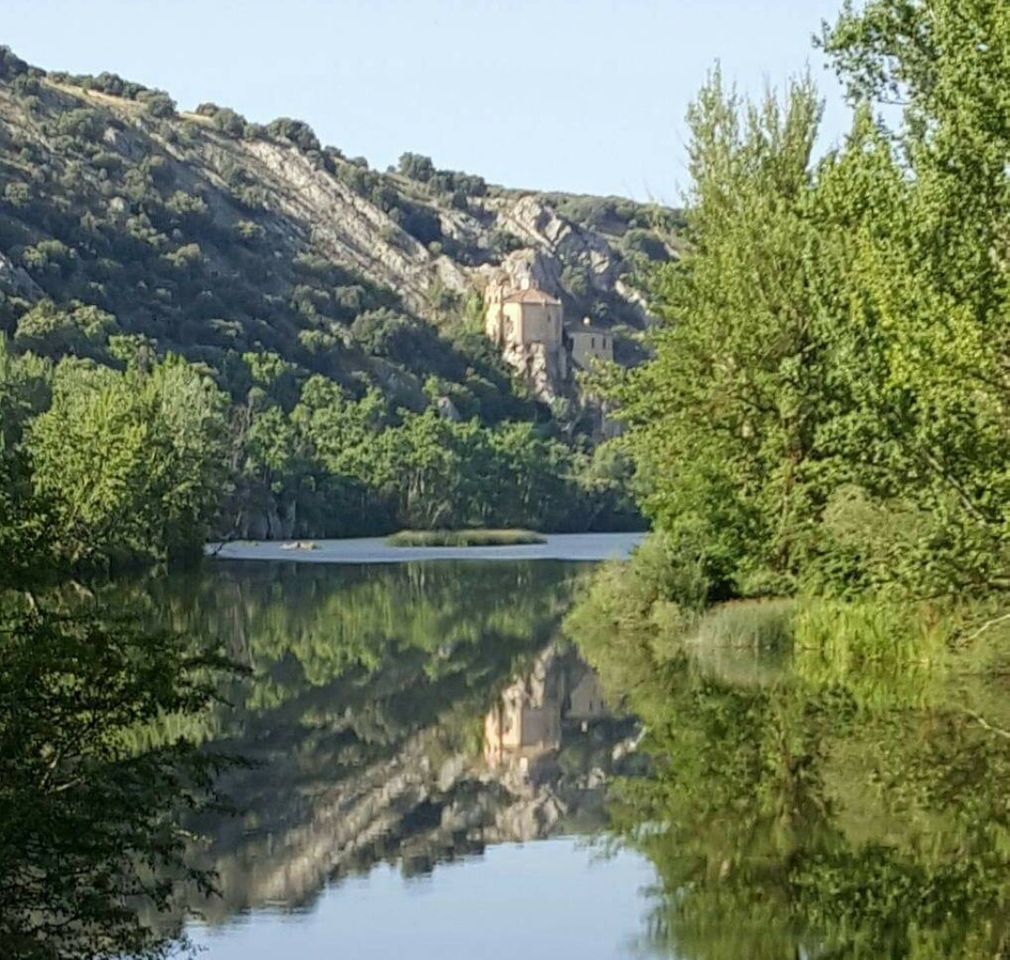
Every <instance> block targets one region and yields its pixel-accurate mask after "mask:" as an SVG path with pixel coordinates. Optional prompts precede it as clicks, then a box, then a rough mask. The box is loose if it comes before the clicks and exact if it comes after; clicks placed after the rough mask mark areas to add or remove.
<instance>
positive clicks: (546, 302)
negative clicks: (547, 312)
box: [502, 287, 561, 306]
mask: <svg viewBox="0 0 1010 960" xmlns="http://www.w3.org/2000/svg"><path fill="white" fill-rule="evenodd" d="M502 303H537V304H540V305H541V306H560V305H561V301H560V300H558V299H557V298H555V297H552V296H551V295H550V294H549V293H545V292H544V291H543V290H537V289H535V288H532V287H531V288H530V289H528V290H516V292H515V293H510V294H509V295H508V296H507V297H504V298H503V299H502Z"/></svg>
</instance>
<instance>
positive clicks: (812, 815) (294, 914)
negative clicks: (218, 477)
mask: <svg viewBox="0 0 1010 960" xmlns="http://www.w3.org/2000/svg"><path fill="white" fill-rule="evenodd" d="M635 542H636V541H635V538H632V537H626V536H622V535H607V536H595V535H594V536H592V537H586V538H577V537H576V538H551V539H550V540H549V541H548V543H546V544H542V545H538V546H536V547H517V548H504V549H497V548H495V549H492V550H491V551H490V553H488V552H487V551H475V550H469V549H467V550H465V551H463V554H464V556H465V559H462V558H460V557H459V556H458V555H457V553H456V552H449V551H445V550H438V549H436V550H424V551H421V552H420V555H418V553H417V552H416V551H406V552H401V551H400V550H398V549H393V548H387V547H385V546H384V545H382V544H380V543H378V542H376V541H367V542H366V541H354V542H345V543H326V542H320V544H319V546H318V548H317V549H315V550H304V551H283V552H282V551H281V550H280V548H279V547H277V546H276V545H262V544H258V545H256V544H249V545H229V547H228V548H227V551H225V550H221V551H217V552H216V554H215V559H213V560H211V561H209V562H207V563H205V564H204V565H203V566H202V568H200V569H199V570H196V571H193V572H188V573H177V574H173V575H170V576H160V577H151V578H147V579H144V580H142V581H138V582H133V583H128V584H125V585H121V586H120V587H117V589H122V590H124V591H125V592H126V593H127V594H129V595H130V599H129V605H130V606H131V607H133V606H135V605H136V604H138V603H139V605H140V606H141V607H142V608H143V609H145V610H146V611H147V612H146V614H145V615H146V616H147V617H148V618H150V619H151V620H152V621H154V622H156V623H157V624H160V625H162V626H167V627H170V628H172V629H173V630H175V631H179V632H182V633H184V634H188V635H191V636H193V637H195V638H210V637H217V638H219V639H221V640H222V641H223V643H224V645H225V647H226V649H227V652H228V653H229V654H230V656H231V657H232V658H233V659H234V660H237V661H239V662H241V663H243V664H246V665H247V666H248V667H249V669H250V675H249V676H248V677H246V678H244V679H235V680H233V681H231V685H230V687H229V689H227V690H226V691H225V693H226V696H227V701H228V702H227V704H221V705H220V706H219V707H218V708H217V709H216V710H215V711H214V712H213V713H212V714H211V715H209V716H205V717H203V718H202V719H201V720H200V721H199V724H198V725H197V726H195V727H194V726H190V727H187V728H186V729H185V732H186V733H187V734H188V735H189V736H190V737H192V738H194V739H196V740H197V741H199V742H201V743H202V744H203V746H204V749H206V750H208V751H212V752H215V753H219V754H225V755H231V756H234V757H241V758H243V760H244V761H246V762H247V763H248V765H245V766H241V767H237V768H232V769H230V770H229V771H228V772H227V773H225V774H224V775H223V777H222V780H221V787H222V789H223V791H224V792H225V794H227V795H228V796H229V797H230V798H231V800H232V802H233V804H234V807H235V811H236V812H235V813H234V814H232V815H220V814H214V815H210V814H204V815H202V816H200V817H199V818H195V819H193V821H192V822H191V823H189V824H188V827H189V829H190V831H191V836H192V838H193V839H192V842H191V847H190V850H189V853H188V856H189V858H190V862H191V863H192V864H193V866H195V867H197V868H198V869H212V870H213V871H214V872H215V873H216V876H217V882H218V887H219V892H218V894H217V895H215V896H210V897H208V896H205V895H199V894H197V893H196V892H195V891H189V892H188V893H187V894H186V895H185V896H183V897H182V898H181V899H180V900H178V901H177V902H176V903H175V905H174V907H173V908H172V910H171V911H169V912H168V913H164V912H163V913H160V914H157V915H155V914H153V913H152V914H151V915H150V916H145V918H144V919H145V921H146V922H149V923H150V924H152V925H154V926H156V927H158V928H159V929H162V930H164V931H167V932H168V933H169V934H170V935H172V936H175V937H185V938H188V941H189V944H190V946H195V947H198V948H200V949H201V950H203V951H204V953H203V954H202V955H204V956H206V957H208V958H209V960H239V958H241V960H247V958H249V960H257V958H262V960H275V958H279V957H283V956H286V955H288V954H290V955H292V956H297V957H299V958H310V960H311V958H316V957H319V958H322V957H326V958H330V957H349V958H368V957H376V958H378V957H394V956H408V957H411V958H417V960H427V958H431V960H435V958H439V960H442V958H457V957H458V958H467V960H469V958H473V957H480V958H491V960H494V958H499V957H500V958H505V957H508V958H514V957H521V958H523V960H536V958H541V957H542V958H545V960H546V958H550V960H557V958H558V957H568V956H572V957H579V958H590V960H597V958H598V960H605V958H616V957H627V956H637V957H675V958H678V960H687V958H699V960H724V958H738V957H739V958H766V957H767V958H769V960H771V958H779V957H783V958H790V960H794V958H797V957H809V958H815V957H816V958H820V957H823V958H828V957H847V958H867V960H869V958H879V957H908V958H916V960H940V958H948V957H965V958H977V960H982V958H993V957H1007V956H1010V800H1008V796H1010V795H1008V792H1007V783H1010V706H1008V704H1010V696H1008V694H1010V689H1008V680H1007V678H1008V677H1010V654H1008V653H1007V645H1006V643H1005V642H1000V641H999V640H998V639H997V638H996V635H995V633H993V635H992V637H993V639H992V642H990V643H986V642H983V641H984V639H985V638H982V639H980V640H978V641H977V642H976V643H975V644H974V645H973V646H972V648H971V649H969V650H965V649H960V648H959V649H949V648H947V647H945V646H944V645H943V644H942V643H937V642H936V641H935V640H932V639H931V638H930V635H928V634H922V635H919V636H915V637H911V638H909V637H905V636H902V635H901V634H900V623H899V622H898V621H893V622H889V625H887V624H884V625H881V624H880V623H877V624H876V625H875V623H874V622H873V621H872V620H866V621H858V622H856V621H850V622H848V623H847V622H846V621H844V620H842V619H839V618H837V617H835V618H834V619H832V620H831V621H830V623H829V626H828V628H827V632H826V633H824V634H823V635H820V634H817V632H816V630H814V629H813V627H815V626H816V624H814V623H813V621H811V620H810V617H811V616H812V615H813V614H811V613H809V612H807V613H804V612H803V611H802V609H800V608H798V607H797V605H796V604H795V603H793V602H791V601H785V600H782V601H774V602H752V603H734V604H728V605H725V606H723V607H719V608H715V609H714V610H712V611H710V612H708V613H706V614H705V615H704V616H702V617H701V618H700V619H691V618H690V617H688V618H687V619H685V618H684V617H682V616H681V615H680V614H678V613H677V612H676V611H673V610H670V609H665V610H664V609H663V608H660V610H661V613H662V618H663V619H662V621H661V622H660V621H651V622H636V619H635V617H636V614H635V610H643V609H646V608H648V606H649V604H651V603H652V600H653V599H654V598H650V597H647V596H642V595H637V594H635V593H634V585H633V583H632V581H630V580H628V581H626V580H625V579H624V577H623V575H621V576H620V577H619V578H618V579H616V580H615V579H613V578H612V579H611V580H610V581H608V582H609V584H610V585H609V586H607V583H604V584H603V587H604V588H605V589H604V590H603V593H602V594H599V596H600V597H603V598H604V599H605V600H607V603H604V604H602V605H598V604H597V600H598V597H597V593H596V592H594V593H593V595H592V596H588V594H587V584H588V581H589V580H590V579H591V576H592V574H593V572H594V570H596V569H598V564H597V563H596V562H594V561H599V560H603V559H607V558H610V557H613V556H623V555H626V554H627V552H628V550H630V548H631V547H632V546H633V544H634V543H635ZM517 551H522V552H521V553H517ZM436 561H437V562H436ZM615 584H616V593H615V592H614V590H615ZM597 590H599V587H598V588H597ZM608 590H609V591H610V593H607V591H608ZM587 597H588V599H587ZM607 598H609V599H607ZM615 600H616V603H617V607H616V608H615V607H614V603H615ZM607 604H609V607H608V606H607ZM618 608H619V609H620V610H621V611H623V613H622V615H621V617H620V618H619V620H615V619H614V618H613V617H611V616H610V615H603V613H602V611H604V610H607V609H610V610H613V609H618ZM573 609H574V610H575V615H574V616H571V617H569V616H568V614H569V613H570V612H571V611H572V610H573ZM652 609H653V610H655V609H656V608H652ZM813 609H816V608H813ZM650 615H651V614H650ZM566 617H567V620H566ZM798 617H799V618H802V617H806V618H807V619H806V621H804V622H805V628H804V629H805V632H804V633H800V632H795V631H794V629H793V628H794V627H795V625H796V624H797V623H799V622H800V620H798V619H797V618H798ZM563 621H566V622H565V627H564V630H563V629H562V622H563ZM657 623H658V627H657ZM874 631H875V632H874ZM937 635H938V636H939V634H937ZM811 636H820V637H821V639H820V640H818V642H817V643H816V644H815V645H810V644H809V643H806V642H801V641H800V638H801V637H807V638H809V637H811ZM590 662H591V663H592V664H593V666H592V667H591V666H590V665H589V664H590Z"/></svg>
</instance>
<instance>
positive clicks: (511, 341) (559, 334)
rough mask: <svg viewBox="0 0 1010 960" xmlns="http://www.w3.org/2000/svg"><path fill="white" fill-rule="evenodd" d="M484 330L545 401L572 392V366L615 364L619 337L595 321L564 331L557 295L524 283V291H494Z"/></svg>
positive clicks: (583, 367)
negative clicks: (615, 347)
mask: <svg viewBox="0 0 1010 960" xmlns="http://www.w3.org/2000/svg"><path fill="white" fill-rule="evenodd" d="M484 330H485V333H486V334H487V336H488V338H489V339H490V340H491V341H492V342H493V343H494V344H495V345H496V346H497V347H498V349H499V350H501V351H502V355H503V356H504V358H505V360H506V361H507V362H508V363H510V364H511V365H512V366H513V367H515V368H516V369H517V370H518V371H519V372H520V373H522V374H523V375H524V376H525V377H526V380H527V382H528V383H529V384H530V386H531V387H532V388H533V390H534V392H535V393H536V394H537V395H538V396H540V397H541V398H542V399H551V398H552V397H553V396H558V395H561V394H564V393H565V392H566V391H567V390H569V389H571V383H570V381H571V371H572V368H573V366H574V367H578V368H580V369H583V370H585V369H588V368H589V367H590V366H591V365H592V363H593V362H594V361H595V360H600V361H613V359H614V337H613V334H612V333H611V332H610V331H609V330H603V329H601V328H599V327H595V326H593V325H592V324H591V323H590V320H589V318H588V317H587V318H586V319H585V320H584V321H583V323H582V324H581V325H578V326H572V327H570V328H566V327H565V316H564V307H563V306H562V304H561V301H560V300H559V299H557V297H554V296H551V294H549V293H547V292H546V291H544V290H541V289H539V288H538V287H531V286H529V281H524V285H523V287H522V288H521V289H520V290H517V291H514V292H512V293H507V294H506V293H504V292H502V291H500V289H499V290H495V291H494V292H493V293H492V295H491V296H490V297H489V298H488V301H487V312H486V314H485V320H484Z"/></svg>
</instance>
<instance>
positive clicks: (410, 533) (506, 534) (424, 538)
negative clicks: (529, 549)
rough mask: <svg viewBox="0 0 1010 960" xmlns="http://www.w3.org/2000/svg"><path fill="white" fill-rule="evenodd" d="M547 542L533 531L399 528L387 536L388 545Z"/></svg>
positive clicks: (444, 545)
mask: <svg viewBox="0 0 1010 960" xmlns="http://www.w3.org/2000/svg"><path fill="white" fill-rule="evenodd" d="M546 542H547V538H546V537H544V536H543V535H542V534H539V533H535V532H533V531H532V530H484V529H470V530H401V531H400V532H399V533H394V534H393V535H392V536H391V537H387V538H386V543H387V544H389V546H391V547H516V546H521V545H524V544H536V543H546Z"/></svg>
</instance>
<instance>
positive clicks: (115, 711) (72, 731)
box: [0, 596, 230, 960]
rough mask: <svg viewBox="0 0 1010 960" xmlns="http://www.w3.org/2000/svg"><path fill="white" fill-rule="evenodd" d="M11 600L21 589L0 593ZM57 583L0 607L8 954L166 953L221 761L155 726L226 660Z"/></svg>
mask: <svg viewBox="0 0 1010 960" xmlns="http://www.w3.org/2000/svg"><path fill="white" fill-rule="evenodd" d="M3 599H4V601H5V602H6V601H10V600H11V597H10V596H8V597H5V598H3ZM56 605H57V604H56V602H55V600H54V598H53V597H51V596H46V597H44V598H42V599H40V600H39V601H38V602H35V603H32V604H30V605H28V604H23V609H22V610H20V611H18V610H17V607H16V605H13V604H11V605H10V608H9V609H8V608H6V607H5V609H4V610H3V613H2V616H0V652H2V657H0V660H2V668H0V953H2V954H3V955H4V956H11V957H15V956H16V957H40V958H47V960H50V958H53V960H55V958H67V960H69V958H91V957H96V956H102V957H106V956H121V955H126V954H130V955H144V956H160V955H161V953H162V951H163V949H164V948H165V944H164V943H163V941H162V938H161V937H160V936H157V935H154V934H153V932H152V930H151V929H150V928H149V927H148V926H147V925H145V924H142V923H138V918H137V913H136V907H137V905H146V906H147V908H149V909H152V910H159V909H161V910H164V909H166V908H168V907H169V906H171V905H172V904H173V897H174V894H175V893H176V889H177V884H176V883H175V881H177V880H178V881H181V880H182V879H183V878H187V879H188V880H189V882H191V883H196V884H197V885H199V886H201V887H205V885H206V881H207V877H206V876H205V875H203V874H202V873H200V872H199V871H197V872H195V873H193V872H188V871H187V870H186V869H185V868H184V860H183V855H184V853H185V845H186V843H185V841H186V834H185V832H184V831H183V830H182V829H181V828H180V823H179V820H180V816H181V814H182V812H183V811H185V810H200V809H206V808H209V807H214V806H215V804H216V800H217V797H216V795H215V790H214V775H215V773H216V772H218V771H219V770H220V768H221V761H220V759H219V758H217V757H215V756H214V755H213V754H211V753H207V752H201V751H199V750H198V749H197V748H196V747H195V746H194V745H193V744H191V743H187V742H186V741H185V740H180V739H178V738H175V737H173V738H171V739H167V738H165V737H164V736H163V735H161V736H159V737H157V738H156V742H154V743H152V742H151V738H150V737H149V736H148V733H149V730H150V727H151V725H153V724H156V723H157V722H158V720H159V718H160V717H162V716H163V715H164V714H166V713H170V714H173V715H174V716H176V717H187V716H197V715H199V714H200V713H201V712H203V711H205V710H206V709H207V707H208V706H209V704H210V703H211V702H213V700H214V696H215V689H216V686H217V684H216V682H215V680H216V678H217V677H219V676H221V675H222V673H223V672H224V671H226V670H230V667H229V665H228V664H227V663H226V662H224V661H223V660H222V659H221V658H220V657H218V656H217V655H216V654H215V653H214V652H213V651H212V650H207V651H204V652H200V651H199V650H196V651H195V650H194V648H193V646H192V645H191V644H190V643H189V642H188V641H186V640H185V639H184V638H181V637H178V636H175V635H170V634H166V633H164V632H159V631H141V630H139V629H138V628H137V625H136V624H135V623H134V622H133V621H132V620H130V619H128V618H125V617H123V616H121V615H112V614H109V613H108V611H105V610H102V609H101V608H92V607H90V606H88V607H87V609H77V610H75V611H74V612H73V613H66V614H64V613H56V612H54V609H53V607H55V606H56Z"/></svg>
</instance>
